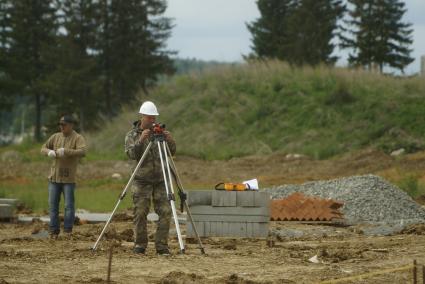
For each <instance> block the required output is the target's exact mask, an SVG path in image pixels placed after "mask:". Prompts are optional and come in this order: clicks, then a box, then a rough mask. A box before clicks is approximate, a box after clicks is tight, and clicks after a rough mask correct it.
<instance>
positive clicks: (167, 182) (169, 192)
mask: <svg viewBox="0 0 425 284" xmlns="http://www.w3.org/2000/svg"><path fill="white" fill-rule="evenodd" d="M157 143H158V152H159V158H160V160H161V168H162V174H163V176H164V183H165V190H166V191H167V196H168V199H169V201H170V205H171V211H172V213H173V218H174V224H175V225H176V231H177V238H178V241H179V246H180V252H181V253H184V251H185V249H184V244H183V239H182V236H181V232H180V225H179V220H178V218H177V212H176V206H175V202H174V200H175V197H174V192H173V181H172V180H171V174H170V169H169V167H168V158H167V152H166V149H165V145H164V144H163V145H164V146H163V148H164V149H163V150H164V152H163V150H162V149H161V143H165V142H164V141H162V142H160V141H157ZM163 155H165V157H164V158H163ZM164 159H165V161H164ZM165 162H167V169H168V178H169V179H168V178H167V175H166V173H165V169H166V168H165ZM168 185H169V186H170V189H169V188H168Z"/></svg>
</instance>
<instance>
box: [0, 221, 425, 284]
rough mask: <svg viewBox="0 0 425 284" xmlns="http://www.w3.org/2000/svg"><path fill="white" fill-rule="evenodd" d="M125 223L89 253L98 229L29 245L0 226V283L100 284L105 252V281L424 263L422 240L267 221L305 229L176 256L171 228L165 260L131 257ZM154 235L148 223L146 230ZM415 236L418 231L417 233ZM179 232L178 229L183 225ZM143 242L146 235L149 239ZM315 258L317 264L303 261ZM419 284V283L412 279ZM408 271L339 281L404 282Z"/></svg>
mask: <svg viewBox="0 0 425 284" xmlns="http://www.w3.org/2000/svg"><path fill="white" fill-rule="evenodd" d="M131 227H132V225H131V222H128V221H127V222H123V221H120V222H115V223H112V225H111V227H110V228H111V230H110V232H109V233H108V234H107V235H106V238H105V239H104V240H103V241H102V242H101V244H100V246H99V248H98V250H97V251H95V252H93V251H91V249H90V248H91V247H92V246H93V244H94V241H95V240H96V237H97V236H98V234H99V233H100V230H101V228H102V225H100V224H99V225H92V224H85V225H80V226H77V227H75V232H74V234H73V235H72V236H71V237H64V236H60V237H59V239H57V240H50V239H37V238H36V237H35V236H36V235H33V234H32V233H34V232H35V231H37V232H39V231H40V230H44V229H45V226H41V227H40V224H38V223H35V224H26V225H24V224H0V283H60V282H62V283H106V275H107V266H108V252H109V248H110V247H111V246H114V248H113V259H112V274H111V280H112V281H113V283H251V284H254V283H318V282H320V281H324V280H329V279H336V278H342V277H349V276H354V275H359V274H363V273H369V272H374V271H378V270H382V269H391V268H397V267H402V266H405V265H408V264H411V263H412V261H413V259H416V260H417V261H418V262H419V263H420V264H425V251H424V249H423V248H424V246H425V235H423V234H418V233H417V232H418V229H417V228H415V229H412V230H407V231H405V234H399V235H394V236H385V237H370V236H364V235H362V234H359V233H357V232H358V231H361V230H356V229H355V228H353V227H331V226H325V225H314V226H313V225H308V224H294V223H288V222H272V224H271V229H291V230H298V231H303V232H311V231H312V230H314V231H317V232H322V233H320V234H311V233H308V234H304V235H303V236H302V237H299V238H296V237H294V238H291V237H288V238H273V239H270V238H269V239H254V240H252V239H251V240H249V239H228V238H206V239H203V242H204V245H205V250H206V252H207V254H206V255H202V254H201V253H200V250H199V249H198V246H197V244H196V242H193V241H191V242H187V244H186V246H187V247H186V253H185V254H184V255H182V254H179V247H178V242H177V240H176V237H174V235H175V231H174V229H171V235H170V237H171V240H170V248H171V250H172V253H173V255H172V256H157V255H156V254H155V249H154V247H153V243H152V242H150V244H149V247H148V250H147V254H146V255H136V254H134V253H133V252H132V245H133V244H132V242H131V239H132V234H131V231H130V230H129V229H131ZM149 230H150V232H153V231H154V227H153V225H151V226H150V228H149ZM419 231H420V232H422V228H420V229H419ZM183 233H184V227H183ZM150 237H151V239H153V235H152V234H151V236H150ZM315 255H317V258H318V260H319V263H312V262H310V261H309V260H308V259H310V258H311V257H313V256H315ZM420 279H421V278H420ZM411 280H412V273H411V270H407V271H402V272H392V273H385V274H382V275H378V276H374V277H371V278H365V279H362V280H359V279H356V280H353V281H351V282H345V283H407V282H410V281H411Z"/></svg>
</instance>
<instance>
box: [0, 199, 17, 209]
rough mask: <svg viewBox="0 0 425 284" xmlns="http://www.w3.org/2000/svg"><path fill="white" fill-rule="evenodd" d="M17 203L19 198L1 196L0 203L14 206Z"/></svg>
mask: <svg viewBox="0 0 425 284" xmlns="http://www.w3.org/2000/svg"><path fill="white" fill-rule="evenodd" d="M17 203H18V199H13V198H0V204H9V205H12V206H13V207H15V206H16V204H17Z"/></svg>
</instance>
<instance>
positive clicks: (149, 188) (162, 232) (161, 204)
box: [132, 181, 171, 250]
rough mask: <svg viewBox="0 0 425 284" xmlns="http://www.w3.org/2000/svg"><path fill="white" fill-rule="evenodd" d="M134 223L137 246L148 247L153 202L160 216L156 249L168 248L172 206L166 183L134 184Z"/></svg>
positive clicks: (156, 235)
mask: <svg viewBox="0 0 425 284" xmlns="http://www.w3.org/2000/svg"><path fill="white" fill-rule="evenodd" d="M132 191H133V205H134V209H133V214H134V217H133V223H134V234H135V241H134V243H135V245H139V246H142V247H144V248H146V247H147V245H148V231H147V218H146V217H147V215H148V213H149V210H150V206H151V199H152V201H153V205H154V210H155V212H156V213H157V214H158V215H159V222H158V224H157V229H156V234H155V248H156V249H157V250H162V249H165V248H168V231H169V229H170V221H171V206H170V202H169V201H168V198H167V192H166V191H165V184H164V182H161V183H157V184H141V183H139V182H137V181H135V182H134V184H133V188H132Z"/></svg>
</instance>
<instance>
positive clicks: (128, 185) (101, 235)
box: [92, 142, 152, 250]
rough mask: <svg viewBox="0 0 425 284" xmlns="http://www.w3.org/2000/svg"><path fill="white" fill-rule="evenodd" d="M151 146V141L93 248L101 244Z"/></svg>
mask: <svg viewBox="0 0 425 284" xmlns="http://www.w3.org/2000/svg"><path fill="white" fill-rule="evenodd" d="M151 146H152V142H149V144H148V146H147V147H146V150H145V152H143V155H142V157H141V158H140V160H139V162H138V163H137V165H136V168H135V169H134V171H133V173H132V174H131V177H130V179H129V180H128V182H127V185H126V186H125V188H124V190H123V191H122V193H121V195H120V197H119V199H118V202H117V204H116V205H115V207H114V210H112V213H111V216H109V218H108V221H107V222H106V224H105V226H104V227H103V229H102V232H101V233H100V235H99V237H98V238H97V240H96V242H95V244H94V245H93V247H92V250H96V248H97V245H98V244H99V241H100V240H101V239H102V237H103V235H104V234H105V232H106V228H107V227H108V225H109V223H111V221H112V217H113V216H114V214H115V211H116V210H117V209H118V206H119V205H120V203H121V200H123V199H124V197H125V195H126V193H127V190H128V188H129V187H130V185H131V184H132V182H133V180H134V177H135V176H136V173H137V170H138V169H139V168H140V166H141V165H142V163H143V161H144V160H145V158H146V155H147V153H148V152H149V149H150V148H151Z"/></svg>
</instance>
